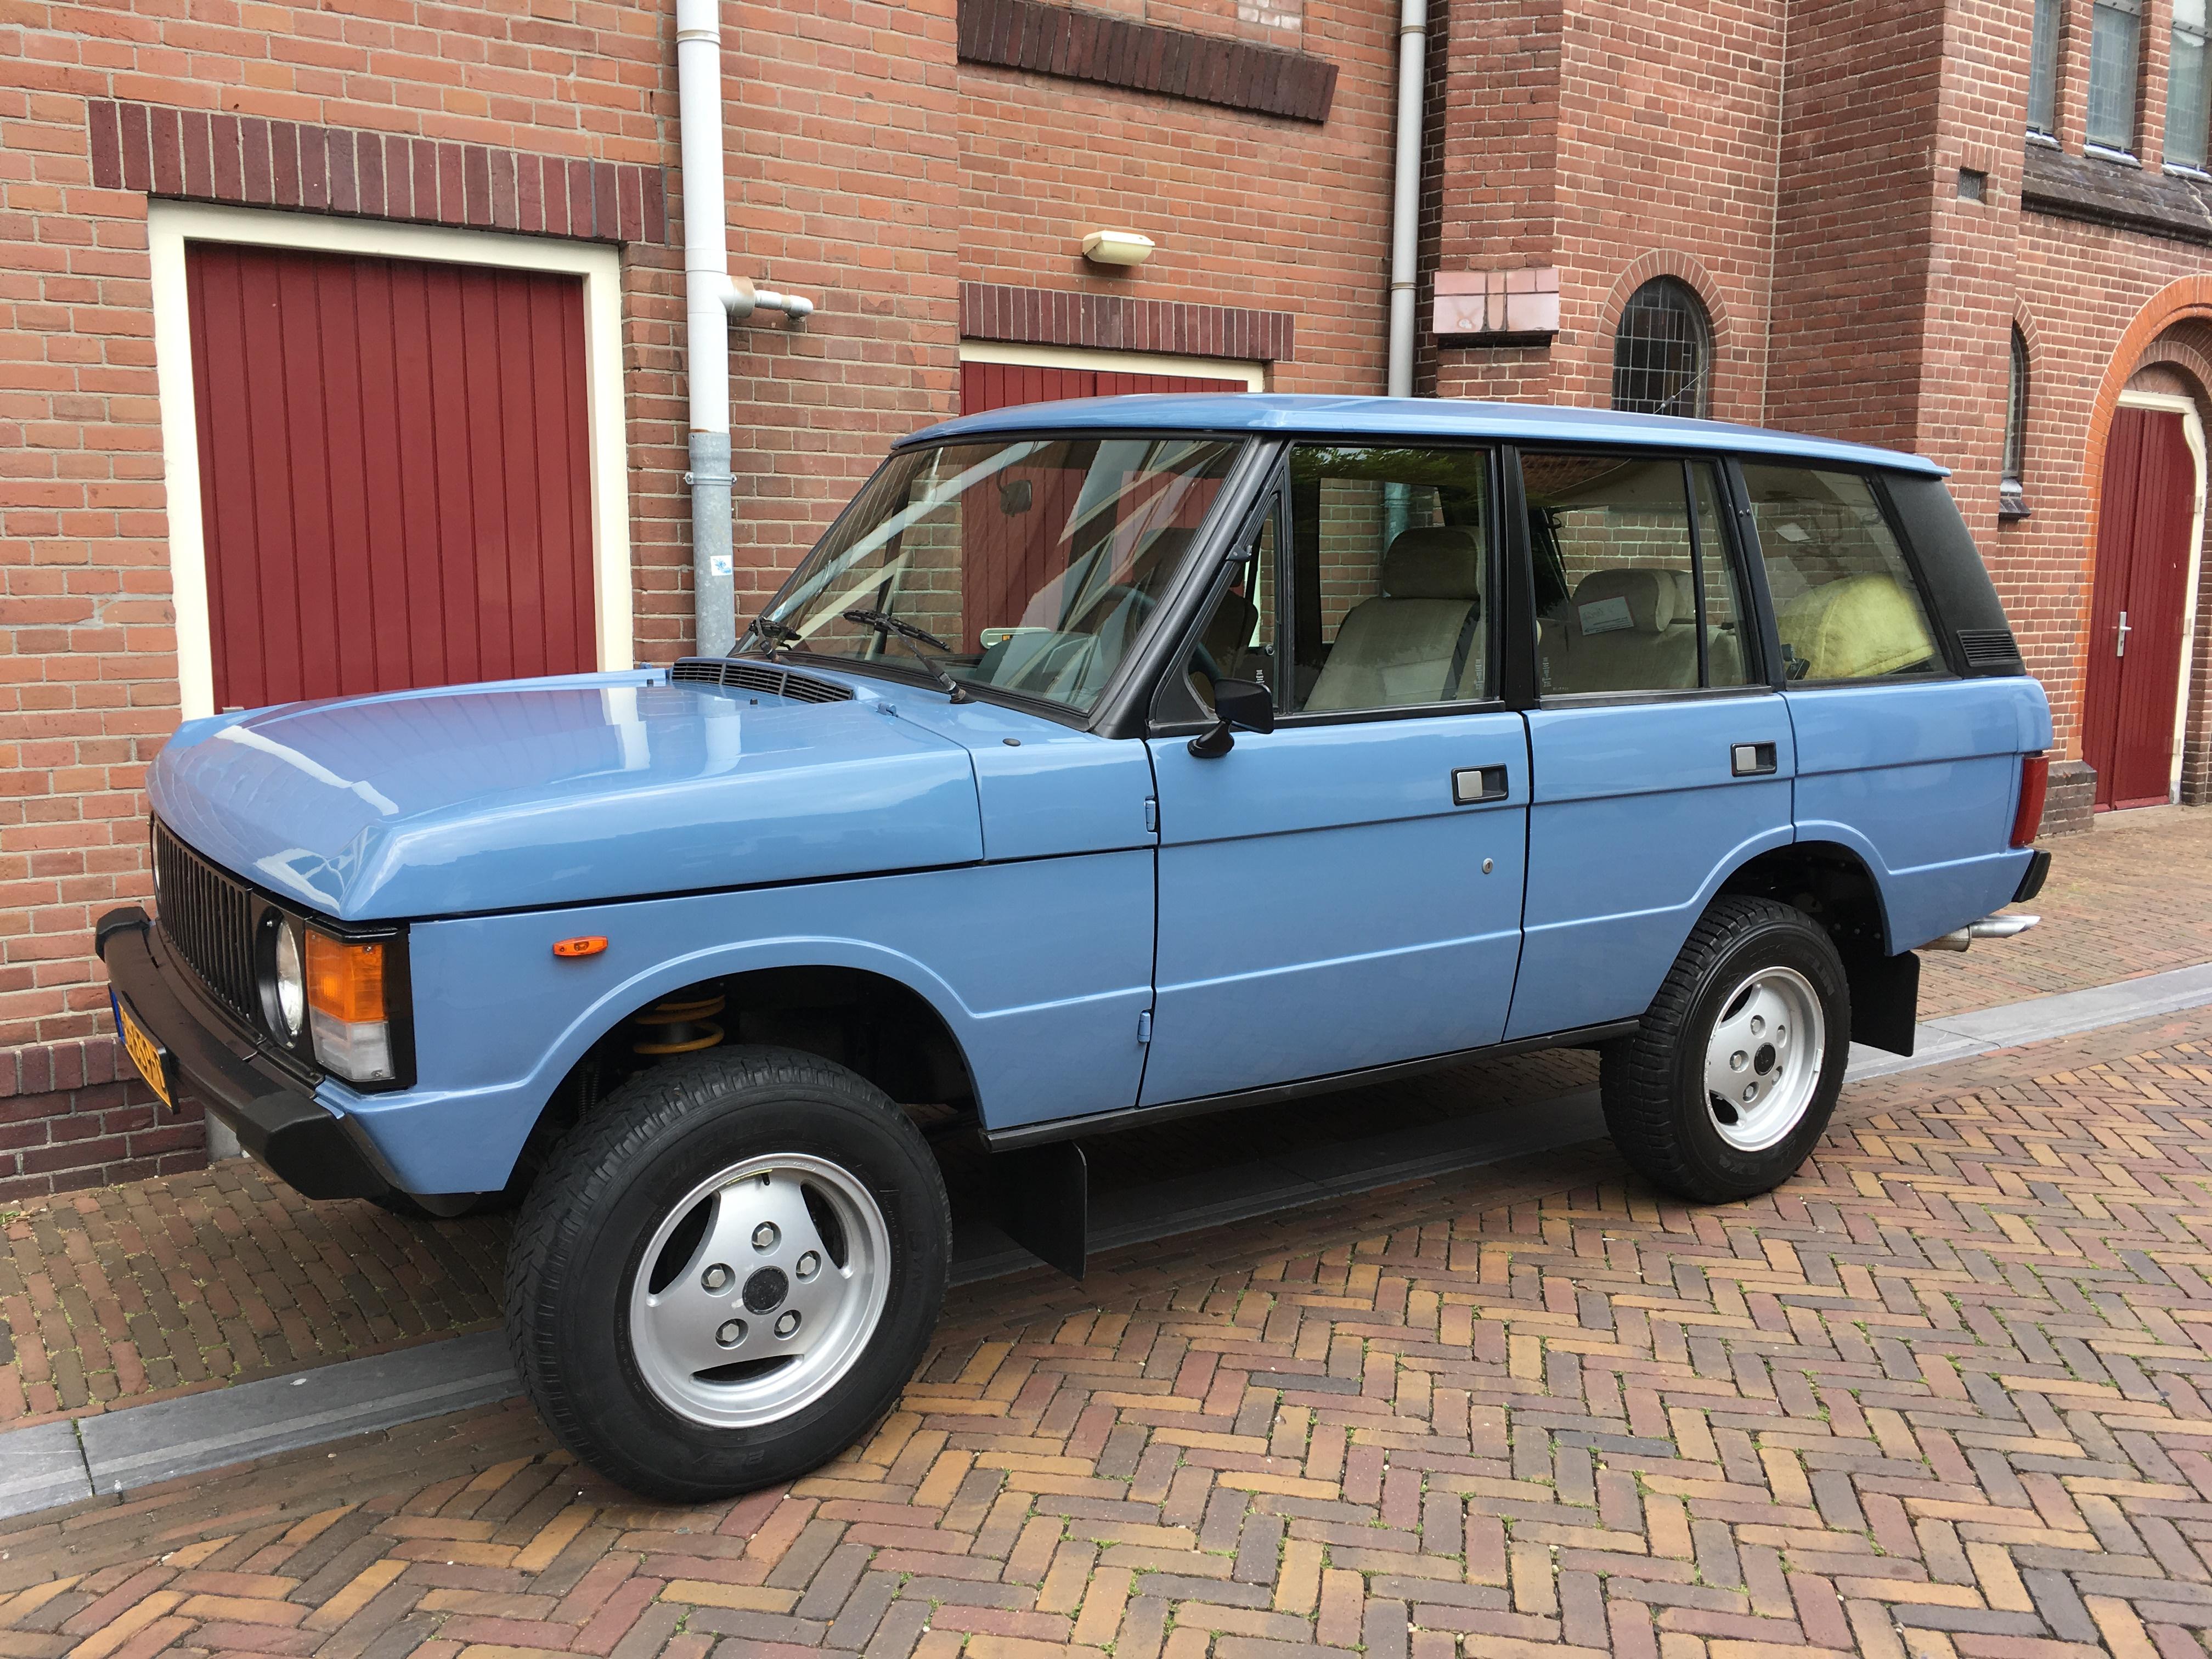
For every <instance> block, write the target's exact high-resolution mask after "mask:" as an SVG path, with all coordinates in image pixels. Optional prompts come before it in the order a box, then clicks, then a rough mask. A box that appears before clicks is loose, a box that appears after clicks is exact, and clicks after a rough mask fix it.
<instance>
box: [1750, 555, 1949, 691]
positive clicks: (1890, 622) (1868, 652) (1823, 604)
mask: <svg viewBox="0 0 2212 1659" xmlns="http://www.w3.org/2000/svg"><path fill="white" fill-rule="evenodd" d="M1775 622H1776V623H1777V624H1778V632H1779V633H1780V634H1781V635H1782V642H1783V644H1784V646H1785V647H1789V648H1790V650H1792V651H1795V652H1796V654H1797V655H1798V656H1799V657H1800V658H1802V659H1804V660H1805V662H1806V663H1807V664H1808V666H1807V668H1806V670H1805V674H1804V678H1807V679H1808V680H1863V679H1869V678H1873V677H1874V676H1875V675H1877V674H1894V673H1895V672H1897V671H1898V670H1899V669H1900V668H1911V667H1912V666H1913V665H1915V664H1917V663H1923V662H1926V661H1927V660H1928V659H1930V658H1931V657H1933V656H1935V655H1936V642H1935V641H1933V640H1931V639H1929V637H1928V624H1927V623H1925V622H1924V621H1923V620H1922V618H1921V615H1920V607H1919V606H1918V605H1915V604H1914V603H1913V602H1912V595H1911V594H1910V593H1908V592H1905V589H1904V588H1903V587H1902V586H1899V582H1898V580H1897V578H1896V577H1894V576H1891V575H1887V574H1879V573H1869V574H1863V575H1857V576H1845V577H1844V578H1843V579H1842V580H1838V581H1832V582H1824V583H1823V584H1821V586H1818V587H1816V588H1814V589H1812V590H1811V591H1810V592H1805V593H1800V594H1799V595H1798V596H1797V597H1796V599H1792V600H1790V603H1789V604H1787V605H1784V606H1783V607H1782V611H1781V614H1780V615H1779V616H1778V617H1776V618H1775Z"/></svg>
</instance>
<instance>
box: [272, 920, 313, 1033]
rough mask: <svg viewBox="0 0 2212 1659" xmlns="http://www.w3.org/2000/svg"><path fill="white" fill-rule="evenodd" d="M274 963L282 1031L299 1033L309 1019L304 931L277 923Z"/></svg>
mask: <svg viewBox="0 0 2212 1659" xmlns="http://www.w3.org/2000/svg"><path fill="white" fill-rule="evenodd" d="M270 967H271V968H272V969H274V972H273V973H272V975H271V976H270V977H271V980H272V983H271V985H270V990H271V991H273V992H274V993H275V998H274V1001H275V1005H276V1006H275V1008H274V1010H273V1012H275V1014H276V1018H277V1021H278V1023H279V1027H280V1030H281V1032H282V1035H283V1036H288V1037H296V1036H299V1035H300V1030H301V1027H302V1026H304V1025H305V1024H307V969H306V968H305V967H304V966H303V965H302V964H301V961H300V935H299V933H298V931H297V930H296V929H295V928H293V927H289V926H288V925H287V924H285V923H283V922H281V921H280V922H278V923H277V925H276V951H275V952H274V953H273V955H272V958H271V961H270Z"/></svg>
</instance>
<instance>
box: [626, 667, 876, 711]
mask: <svg viewBox="0 0 2212 1659" xmlns="http://www.w3.org/2000/svg"><path fill="white" fill-rule="evenodd" d="M668 679H669V683H670V684H671V685H685V684H690V685H727V686H732V687H734V688H736V689H737V690H741V691H766V692H768V693H769V694H770V695H771V696H778V697H788V698H790V699H791V700H792V701H793V702H851V701H852V698H853V688H852V687H851V686H849V685H840V684H837V683H836V681H835V680H817V679H816V678H813V677H812V676H811V675H809V674H799V673H794V672H793V671H792V670H790V669H788V668H771V667H769V666H768V665H766V664H765V663H757V662H740V661H738V659H736V658H734V657H679V658H678V659H677V662H676V665H675V666H674V667H673V668H671V669H670V670H669V671H668Z"/></svg>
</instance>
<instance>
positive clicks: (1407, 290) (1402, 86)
mask: <svg viewBox="0 0 2212 1659" xmlns="http://www.w3.org/2000/svg"><path fill="white" fill-rule="evenodd" d="M679 3H680V0H679ZM1428 53H1429V7H1428V0H1402V3H1401V10H1400V11H1399V14H1398V157H1397V164H1396V166H1395V169H1394V170H1393V173H1392V177H1391V180H1390V379H1389V393H1390V395H1391V396H1392V397H1394V398H1410V397H1412V396H1413V301H1414V297H1415V294H1416V285H1417V282H1418V278H1417V276H1416V274H1415V269H1414V268H1415V264H1416V261H1417V259H1418V257H1419V232H1420V216H1421V106H1422V103H1423V101H1424V97H1425V92H1426V90H1427V89H1426V88H1425V85H1424V84H1423V83H1424V82H1425V81H1426V79H1427V77H1428Z"/></svg>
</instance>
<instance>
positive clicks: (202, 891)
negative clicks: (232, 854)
mask: <svg viewBox="0 0 2212 1659" xmlns="http://www.w3.org/2000/svg"><path fill="white" fill-rule="evenodd" d="M154 873H155V878H156V879H157V880H158V881H159V882H160V884H161V896H160V897H159V898H158V899H157V900H156V901H155V908H156V910H157V911H158V913H159V916H160V921H161V932H162V933H164V934H165V935H167V938H168V940H169V943H170V944H172V945H174V946H175V947H176V950H177V954H178V955H179V956H180V957H184V959H185V961H186V962H187V963H191V968H192V971H193V972H194V973H196V974H197V975H199V976H200V978H201V979H202V980H203V981H205V982H206V985H207V987H208V989H209V990H210V991H212V992H214V993H215V994H216V997H217V998H218V999H219V1000H221V1001H222V1003H223V1004H224V1005H225V1006H228V1008H229V1009H230V1010H231V1011H232V1012H234V1013H235V1014H237V1015H238V1016H239V1017H240V1018H242V1019H246V1020H249V1021H250V1020H251V1019H252V1017H253V1012H252V1011H253V1005H254V1003H255V1001H256V1000H257V998H256V996H255V987H254V972H253V911H254V903H253V894H252V890H251V889H249V888H247V887H246V884H244V883H243V882H240V881H239V880H238V879H237V878H234V877H233V876H230V875H228V874H227V873H225V872H223V871H222V870H219V869H217V868H216V866H214V865H212V864H210V863H209V862H208V861H207V860H205V859H204V858H202V857H201V856H200V855H199V854H197V853H195V852H194V851H192V849H191V848H189V847H187V846H185V843H184V842H180V841H179V840H178V839H177V838H176V836H173V835H172V834H171V833H170V832H169V827H168V825H167V824H165V823H162V822H161V820H160V819H159V818H156V819H155V821H154Z"/></svg>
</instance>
